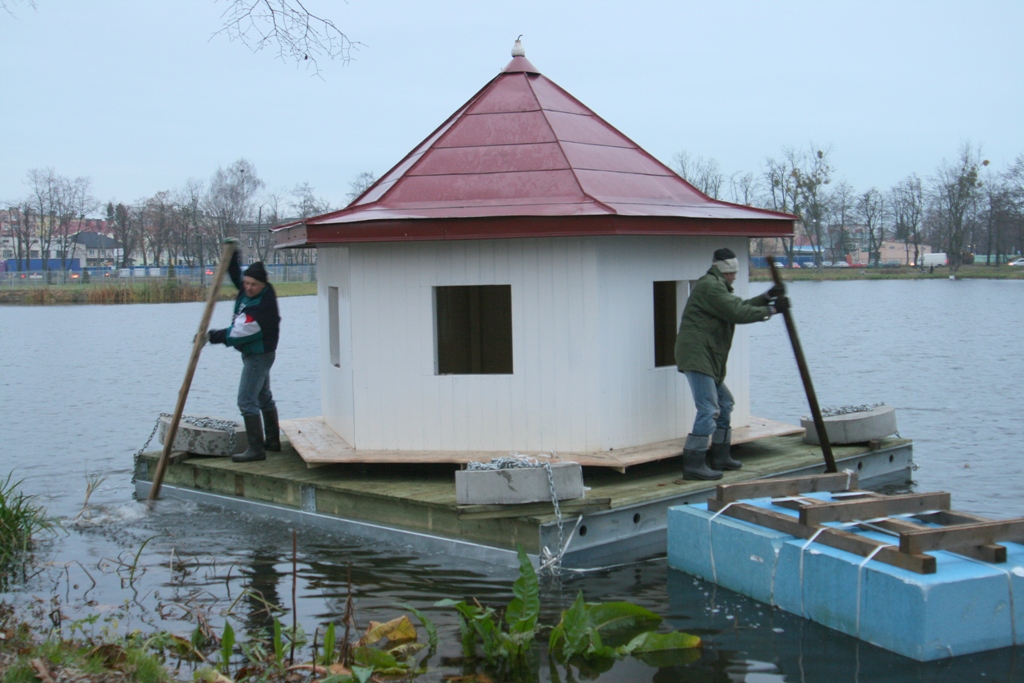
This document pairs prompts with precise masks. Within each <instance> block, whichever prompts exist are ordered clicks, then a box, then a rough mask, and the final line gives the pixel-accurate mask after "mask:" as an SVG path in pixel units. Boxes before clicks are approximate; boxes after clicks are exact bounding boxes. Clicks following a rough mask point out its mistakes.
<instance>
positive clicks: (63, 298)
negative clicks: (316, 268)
mask: <svg viewBox="0 0 1024 683" xmlns="http://www.w3.org/2000/svg"><path fill="white" fill-rule="evenodd" d="M274 289H275V290H276V291H277V295H278V296H307V295H310V294H316V283H315V282H280V283H274ZM206 291H207V290H206V288H205V287H201V286H199V285H197V284H192V283H187V282H186V283H179V282H176V281H174V280H157V281H153V282H139V283H134V284H121V283H110V284H101V285H86V284H75V285H44V286H38V287H24V288H17V289H0V304H25V305H29V306H45V305H51V304H57V305H63V304H160V303H179V302H183V301H206ZM236 294H237V291H236V290H235V287H234V285H231V284H230V283H228V284H224V285H222V286H221V289H220V294H219V300H221V301H232V300H234V298H235V295H236Z"/></svg>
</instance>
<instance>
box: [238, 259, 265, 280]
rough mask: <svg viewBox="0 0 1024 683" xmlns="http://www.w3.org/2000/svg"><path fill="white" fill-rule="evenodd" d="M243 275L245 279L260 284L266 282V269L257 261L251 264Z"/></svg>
mask: <svg viewBox="0 0 1024 683" xmlns="http://www.w3.org/2000/svg"><path fill="white" fill-rule="evenodd" d="M243 274H244V275H245V277H251V278H252V279H253V280H259V281H260V282H266V281H267V269H266V268H264V267H263V261H257V262H256V263H254V264H252V265H251V266H249V267H248V268H246V269H245V273H243Z"/></svg>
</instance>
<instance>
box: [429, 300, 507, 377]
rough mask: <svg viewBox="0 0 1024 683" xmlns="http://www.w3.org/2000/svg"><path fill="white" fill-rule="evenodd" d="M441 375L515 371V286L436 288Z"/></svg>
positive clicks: (439, 370) (435, 327)
mask: <svg viewBox="0 0 1024 683" xmlns="http://www.w3.org/2000/svg"><path fill="white" fill-rule="evenodd" d="M434 333H435V339H436V353H437V355H436V361H437V362H436V368H437V370H436V371H437V374H439V375H511V374H512V285H474V286H465V287H435V288H434Z"/></svg>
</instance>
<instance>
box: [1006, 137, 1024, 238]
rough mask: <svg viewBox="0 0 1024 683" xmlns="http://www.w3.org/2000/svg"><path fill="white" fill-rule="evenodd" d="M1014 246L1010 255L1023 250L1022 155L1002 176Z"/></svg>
mask: <svg viewBox="0 0 1024 683" xmlns="http://www.w3.org/2000/svg"><path fill="white" fill-rule="evenodd" d="M1003 178H1004V183H1005V186H1006V192H1007V199H1008V201H1009V202H1010V207H1009V209H1010V214H1011V217H1012V224H1013V228H1014V232H1013V234H1014V235H1015V242H1016V244H1015V245H1013V246H1014V249H1013V251H1011V253H1018V254H1019V253H1020V252H1021V250H1022V249H1024V154H1020V155H1018V156H1017V158H1016V159H1015V160H1014V162H1013V164H1012V165H1011V166H1010V168H1009V169H1007V170H1006V173H1005V174H1004V176H1003Z"/></svg>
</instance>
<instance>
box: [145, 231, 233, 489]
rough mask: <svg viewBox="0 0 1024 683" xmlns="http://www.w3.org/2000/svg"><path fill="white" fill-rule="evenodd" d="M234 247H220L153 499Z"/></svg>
mask: <svg viewBox="0 0 1024 683" xmlns="http://www.w3.org/2000/svg"><path fill="white" fill-rule="evenodd" d="M235 247H236V244H235V243H234V242H226V243H225V244H224V248H223V249H221V252H220V263H218V264H217V271H216V272H215V273H214V274H213V282H212V283H211V284H210V292H209V293H208V294H207V296H206V308H205V309H204V310H203V317H202V319H201V320H200V321H199V332H197V333H196V338H195V341H194V342H193V343H192V356H191V357H190V358H189V359H188V370H186V371H185V381H184V382H182V383H181V390H180V391H179V392H178V404H177V405H176V406H174V415H173V416H172V417H171V424H170V426H168V427H167V434H166V435H165V436H164V450H163V453H161V454H160V460H159V462H157V465H156V472H155V473H154V474H153V483H152V484H151V485H150V487H149V501H150V502H152V501H154V500H156V499H157V498H158V497H159V496H160V487H161V486H162V485H163V483H164V474H165V473H166V472H167V463H168V461H170V458H171V446H172V445H173V444H174V437H176V436H177V435H178V424H179V423H180V422H181V414H182V412H184V410H185V399H187V398H188V390H189V389H190V388H191V387H192V376H193V375H195V373H196V365H198V363H199V354H200V353H202V351H203V347H204V346H206V331H207V329H209V327H210V318H212V317H213V308H214V306H216V304H217V295H218V294H219V293H220V283H221V282H222V281H223V280H224V273H226V272H227V271H228V266H229V265H230V264H231V258H232V257H233V256H234V254H235Z"/></svg>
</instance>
